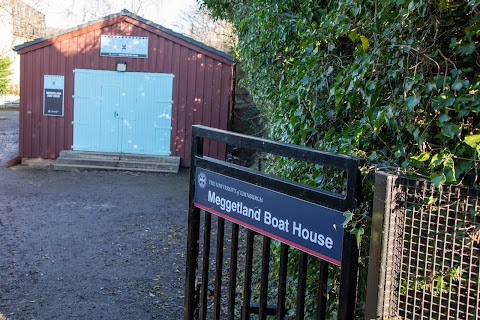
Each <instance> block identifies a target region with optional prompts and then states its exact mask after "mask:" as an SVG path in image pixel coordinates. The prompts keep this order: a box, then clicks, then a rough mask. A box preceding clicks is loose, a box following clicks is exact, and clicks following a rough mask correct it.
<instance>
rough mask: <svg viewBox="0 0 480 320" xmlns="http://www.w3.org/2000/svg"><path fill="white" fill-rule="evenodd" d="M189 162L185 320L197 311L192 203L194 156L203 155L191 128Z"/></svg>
mask: <svg viewBox="0 0 480 320" xmlns="http://www.w3.org/2000/svg"><path fill="white" fill-rule="evenodd" d="M190 152H191V162H190V168H191V169H190V192H189V210H188V227H187V228H188V230H187V257H186V270H185V298H184V305H183V316H184V319H185V320H193V319H194V318H195V317H196V312H197V311H198V305H197V299H198V291H197V290H198V289H197V273H198V255H199V239H200V209H199V208H196V207H195V205H194V198H195V165H196V164H195V156H196V155H203V138H199V137H197V135H196V130H195V129H192V146H191V151H190Z"/></svg>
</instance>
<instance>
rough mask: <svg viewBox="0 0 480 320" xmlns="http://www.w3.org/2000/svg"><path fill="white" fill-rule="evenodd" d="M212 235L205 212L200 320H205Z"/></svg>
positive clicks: (210, 222)
mask: <svg viewBox="0 0 480 320" xmlns="http://www.w3.org/2000/svg"><path fill="white" fill-rule="evenodd" d="M211 234H212V214H211V213H210V212H208V211H205V221H204V226H203V255H202V262H203V263H202V285H201V288H200V291H201V293H200V308H201V309H200V319H202V320H206V319H207V307H208V305H207V300H208V294H209V293H208V282H209V279H208V273H209V269H210V241H211Z"/></svg>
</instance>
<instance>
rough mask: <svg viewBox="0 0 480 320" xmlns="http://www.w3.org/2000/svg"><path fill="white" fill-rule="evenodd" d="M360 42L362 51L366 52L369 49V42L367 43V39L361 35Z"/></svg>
mask: <svg viewBox="0 0 480 320" xmlns="http://www.w3.org/2000/svg"><path fill="white" fill-rule="evenodd" d="M360 41H362V49H363V51H365V52H367V50H368V48H369V47H370V42H369V41H368V38H367V37H365V36H363V35H362V36H360Z"/></svg>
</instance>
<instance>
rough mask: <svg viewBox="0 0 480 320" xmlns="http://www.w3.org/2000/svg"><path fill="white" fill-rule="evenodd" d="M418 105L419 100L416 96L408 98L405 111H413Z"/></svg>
mask: <svg viewBox="0 0 480 320" xmlns="http://www.w3.org/2000/svg"><path fill="white" fill-rule="evenodd" d="M419 103H420V99H419V98H418V97H417V96H410V97H408V98H407V109H408V110H410V111H413V110H414V108H415V107H416V106H417V105H418V104H419Z"/></svg>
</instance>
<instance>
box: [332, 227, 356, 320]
mask: <svg viewBox="0 0 480 320" xmlns="http://www.w3.org/2000/svg"><path fill="white" fill-rule="evenodd" d="M357 272H358V247H357V239H356V238H355V236H354V235H353V234H350V233H349V232H348V231H346V232H344V235H343V252H342V266H341V268H340V290H339V297H338V317H337V318H338V319H341V320H350V319H354V318H355V299H356V292H357V280H358V279H357Z"/></svg>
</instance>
